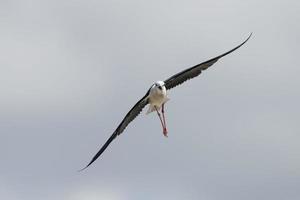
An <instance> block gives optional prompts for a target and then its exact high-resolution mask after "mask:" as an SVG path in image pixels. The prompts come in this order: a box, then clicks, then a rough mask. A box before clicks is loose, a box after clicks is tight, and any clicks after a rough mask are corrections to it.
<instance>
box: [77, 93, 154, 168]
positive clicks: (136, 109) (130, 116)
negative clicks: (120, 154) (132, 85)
mask: <svg viewBox="0 0 300 200" xmlns="http://www.w3.org/2000/svg"><path fill="white" fill-rule="evenodd" d="M149 91H150V90H148V92H147V93H146V95H145V96H144V97H143V98H141V99H140V100H139V101H138V102H137V103H136V104H135V105H134V106H133V107H132V108H131V110H130V111H129V112H128V113H127V114H126V116H125V117H124V119H123V120H122V122H121V123H120V124H119V126H118V127H117V129H116V130H115V131H114V133H113V134H112V135H111V136H110V137H109V138H108V140H107V141H106V142H105V144H104V145H103V146H102V147H101V149H100V150H99V151H98V152H97V154H96V155H95V156H94V157H93V158H92V160H91V161H90V162H89V164H88V165H87V166H86V167H84V168H83V169H81V170H80V171H82V170H84V169H86V168H87V167H89V166H90V165H91V164H92V163H93V162H94V161H95V160H97V158H98V157H99V156H100V155H101V154H102V153H103V152H104V151H105V149H106V148H107V147H108V146H109V144H110V143H111V142H112V141H113V140H114V139H115V138H116V137H117V136H118V135H120V134H121V133H122V132H123V131H124V130H125V128H126V127H127V126H128V124H129V123H130V122H132V121H133V120H134V119H135V118H136V117H137V116H138V115H139V114H140V113H141V112H142V110H143V108H144V107H145V106H146V105H147V104H148V95H149Z"/></svg>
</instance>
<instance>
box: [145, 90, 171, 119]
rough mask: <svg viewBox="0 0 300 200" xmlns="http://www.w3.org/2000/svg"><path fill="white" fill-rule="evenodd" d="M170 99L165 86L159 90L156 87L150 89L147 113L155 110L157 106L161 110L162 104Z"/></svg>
mask: <svg viewBox="0 0 300 200" xmlns="http://www.w3.org/2000/svg"><path fill="white" fill-rule="evenodd" d="M168 100H169V98H168V97H167V91H166V89H165V88H164V89H163V90H158V89H156V88H153V90H150V94H149V104H150V105H149V109H148V111H147V114H148V113H150V112H153V111H155V107H156V108H157V109H158V110H159V109H160V108H161V106H162V104H164V103H165V102H167V101H168Z"/></svg>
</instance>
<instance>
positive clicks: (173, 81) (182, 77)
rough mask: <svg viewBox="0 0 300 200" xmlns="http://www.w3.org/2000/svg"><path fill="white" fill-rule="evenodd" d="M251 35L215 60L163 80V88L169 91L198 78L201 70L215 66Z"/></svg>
mask: <svg viewBox="0 0 300 200" xmlns="http://www.w3.org/2000/svg"><path fill="white" fill-rule="evenodd" d="M251 35H252V33H251V34H250V35H249V37H248V38H247V39H246V40H245V41H244V42H243V43H242V44H240V45H238V46H237V47H235V48H233V49H231V50H230V51H228V52H226V53H223V54H222V55H219V56H217V57H215V58H212V59H210V60H208V61H205V62H203V63H200V64H198V65H196V66H193V67H191V68H188V69H186V70H183V71H182V72H179V73H177V74H175V75H174V76H172V77H170V78H168V79H167V80H165V86H166V88H167V89H168V90H169V89H171V88H173V87H176V86H177V85H180V84H181V83H183V82H185V81H187V80H189V79H192V78H194V77H196V76H198V75H199V74H201V72H202V70H206V69H207V68H209V67H210V66H212V65H213V64H215V63H216V62H217V61H218V60H219V59H220V58H222V57H224V56H226V55H227V54H230V53H231V52H233V51H235V50H237V49H238V48H240V47H241V46H242V45H243V44H245V43H246V42H247V41H248V40H249V38H250V37H251Z"/></svg>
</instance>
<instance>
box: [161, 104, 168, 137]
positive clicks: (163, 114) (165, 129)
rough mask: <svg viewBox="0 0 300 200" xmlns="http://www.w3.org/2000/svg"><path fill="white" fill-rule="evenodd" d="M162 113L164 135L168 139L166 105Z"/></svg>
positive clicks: (162, 108)
mask: <svg viewBox="0 0 300 200" xmlns="http://www.w3.org/2000/svg"><path fill="white" fill-rule="evenodd" d="M161 113H162V116H163V122H164V135H165V136H166V137H168V135H167V134H168V130H167V125H166V118H165V104H163V105H162V107H161Z"/></svg>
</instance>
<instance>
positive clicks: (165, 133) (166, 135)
mask: <svg viewBox="0 0 300 200" xmlns="http://www.w3.org/2000/svg"><path fill="white" fill-rule="evenodd" d="M163 134H164V136H165V137H168V131H167V128H164V129H163Z"/></svg>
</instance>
